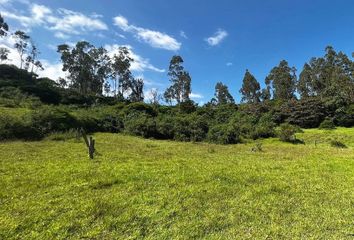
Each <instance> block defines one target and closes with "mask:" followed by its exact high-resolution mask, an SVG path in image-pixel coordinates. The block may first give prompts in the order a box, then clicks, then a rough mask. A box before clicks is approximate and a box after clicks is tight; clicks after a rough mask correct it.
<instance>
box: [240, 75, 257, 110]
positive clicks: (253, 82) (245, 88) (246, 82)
mask: <svg viewBox="0 0 354 240" xmlns="http://www.w3.org/2000/svg"><path fill="white" fill-rule="evenodd" d="M260 89H261V87H260V85H259V82H258V81H257V79H256V78H255V77H254V76H253V75H252V74H251V73H250V72H249V71H248V70H246V73H245V76H244V78H243V83H242V88H241V89H240V93H241V94H242V100H241V101H242V102H248V103H258V102H259V101H260V97H261V92H260Z"/></svg>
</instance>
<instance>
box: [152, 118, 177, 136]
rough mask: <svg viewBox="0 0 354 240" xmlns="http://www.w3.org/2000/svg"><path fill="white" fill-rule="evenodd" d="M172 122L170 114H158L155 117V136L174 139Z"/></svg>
mask: <svg viewBox="0 0 354 240" xmlns="http://www.w3.org/2000/svg"><path fill="white" fill-rule="evenodd" d="M174 122H175V121H174V118H173V117H171V116H163V115H161V116H158V117H157V118H156V131H157V138H161V139H174Z"/></svg>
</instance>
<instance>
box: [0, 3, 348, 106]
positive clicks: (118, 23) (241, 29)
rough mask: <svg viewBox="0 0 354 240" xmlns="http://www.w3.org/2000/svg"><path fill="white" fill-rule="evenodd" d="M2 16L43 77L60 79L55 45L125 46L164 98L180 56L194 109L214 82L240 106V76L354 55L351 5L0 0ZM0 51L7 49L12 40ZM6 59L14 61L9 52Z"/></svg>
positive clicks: (148, 86)
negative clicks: (25, 43)
mask: <svg viewBox="0 0 354 240" xmlns="http://www.w3.org/2000/svg"><path fill="white" fill-rule="evenodd" d="M0 13H1V14H2V15H3V17H4V18H5V20H6V21H7V22H8V23H9V25H10V28H11V29H10V30H11V31H15V30H24V31H26V32H27V33H28V34H29V35H30V36H31V37H32V39H33V40H34V42H35V43H36V44H37V46H38V47H39V49H40V51H41V56H40V58H41V59H42V62H43V63H44V66H45V71H43V72H41V73H40V74H41V75H42V76H47V77H50V78H53V79H57V78H58V77H62V76H65V73H63V72H62V71H61V64H60V61H59V55H58V54H57V53H56V46H57V45H58V44H62V43H68V44H74V43H76V42H77V41H80V40H86V41H89V42H91V43H93V44H94V45H96V46H104V47H106V48H107V49H108V50H109V51H110V52H111V53H114V51H116V49H117V48H118V47H119V46H121V45H125V46H128V48H129V49H130V51H131V55H132V56H133V58H134V59H135V62H134V64H133V65H132V70H133V71H134V74H135V76H141V77H143V78H144V79H145V88H146V89H145V90H146V91H149V89H151V88H157V89H159V90H160V91H161V92H162V91H164V90H165V88H166V87H167V86H168V84H169V82H168V77H167V71H166V70H167V69H168V64H169V60H170V59H171V57H172V56H173V55H175V54H179V55H181V56H182V57H183V59H184V61H185V67H186V69H187V70H188V71H189V72H190V74H191V76H192V91H193V94H192V98H193V99H194V100H195V101H197V102H199V103H205V102H207V101H209V100H210V98H211V97H213V94H214V87H215V84H216V82H218V81H222V82H224V83H225V84H227V85H228V86H229V89H230V91H231V93H232V94H233V95H234V96H235V98H236V100H239V99H240V96H239V93H238V91H239V89H240V87H241V84H242V78H243V75H244V72H245V70H246V69H249V70H250V71H251V72H252V73H253V74H254V75H255V76H256V78H257V79H258V81H260V82H261V83H262V84H263V82H264V78H265V76H266V75H267V74H268V72H269V71H270V69H271V68H272V67H274V66H275V65H277V64H278V63H279V61H280V60H282V59H286V60H287V61H288V62H289V64H290V65H292V66H295V67H296V68H297V69H299V70H301V68H302V66H303V63H304V62H305V61H308V60H309V59H310V57H312V56H321V55H323V50H324V48H325V47H326V46H327V45H332V46H334V47H335V49H337V50H342V51H344V52H345V53H347V54H348V55H351V52H353V51H354V45H353V43H354V1H352V0H347V1H344V0H337V1H335V2H333V1H330V0H311V1H308V0H297V1H291V0H267V1H263V0H248V1H241V0H218V1H211V0H209V1H207V0H60V1H59V0H57V1H54V0H51V1H48V0H46V1H44V0H33V1H30V0H0ZM0 45H2V46H8V47H11V46H12V45H13V39H11V38H7V39H2V40H0ZM10 57H11V58H12V59H13V60H12V63H14V64H16V63H17V62H18V61H17V60H16V59H18V57H17V55H16V53H15V52H13V53H11V56H10ZM298 74H299V73H298Z"/></svg>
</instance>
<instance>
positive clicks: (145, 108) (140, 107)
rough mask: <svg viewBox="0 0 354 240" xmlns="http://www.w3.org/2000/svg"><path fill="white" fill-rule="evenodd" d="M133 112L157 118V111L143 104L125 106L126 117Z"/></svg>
mask: <svg viewBox="0 0 354 240" xmlns="http://www.w3.org/2000/svg"><path fill="white" fill-rule="evenodd" d="M133 112H138V113H145V114H148V115H150V116H153V117H155V116H156V115H157V112H156V111H155V109H154V108H153V107H152V106H151V105H149V104H146V103H143V102H136V103H131V104H129V105H127V106H125V108H124V110H123V113H124V114H125V115H128V114H131V113H133Z"/></svg>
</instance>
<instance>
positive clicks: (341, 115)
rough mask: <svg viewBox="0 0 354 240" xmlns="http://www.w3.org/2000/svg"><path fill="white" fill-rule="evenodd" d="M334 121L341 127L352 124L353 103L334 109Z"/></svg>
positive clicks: (353, 119)
mask: <svg viewBox="0 0 354 240" xmlns="http://www.w3.org/2000/svg"><path fill="white" fill-rule="evenodd" d="M334 123H335V124H336V125H337V126H341V127H353V126H354V104H351V105H349V106H346V107H340V108H338V109H337V110H336V111H335V114H334Z"/></svg>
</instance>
